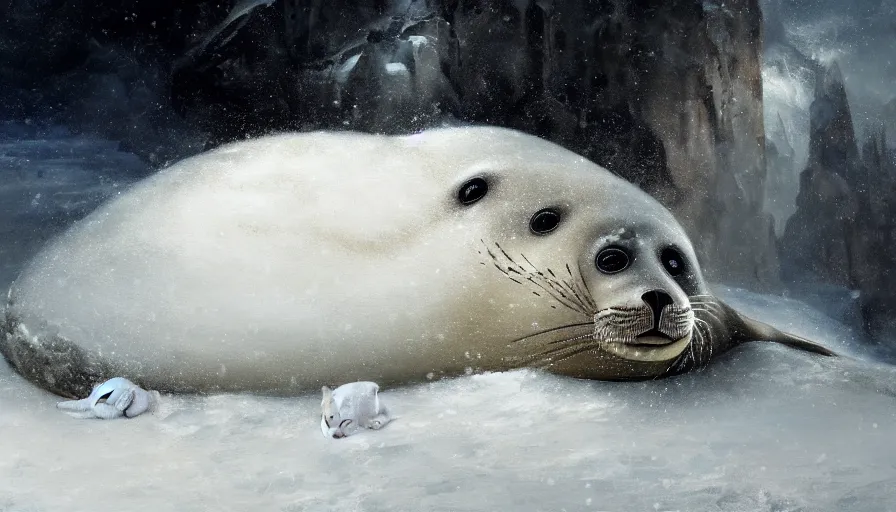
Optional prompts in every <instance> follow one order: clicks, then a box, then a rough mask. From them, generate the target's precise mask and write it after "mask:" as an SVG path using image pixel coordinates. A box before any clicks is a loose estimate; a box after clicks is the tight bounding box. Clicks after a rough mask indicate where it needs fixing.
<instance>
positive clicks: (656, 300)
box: [641, 290, 673, 328]
mask: <svg viewBox="0 0 896 512" xmlns="http://www.w3.org/2000/svg"><path fill="white" fill-rule="evenodd" d="M641 300H643V301H644V303H645V304H647V305H648V306H650V309H651V310H653V326H654V328H656V327H657V325H658V324H659V322H660V314H661V313H662V312H663V309H665V307H666V306H671V305H672V304H673V300H672V297H670V296H669V294H668V293H666V292H664V291H662V290H651V291H649V292H647V293H645V294H644V295H641Z"/></svg>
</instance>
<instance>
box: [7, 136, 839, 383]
mask: <svg viewBox="0 0 896 512" xmlns="http://www.w3.org/2000/svg"><path fill="white" fill-rule="evenodd" d="M3 330H4V340H3V341H2V343H0V351H2V353H3V354H4V355H5V356H6V358H7V359H8V360H9V361H10V362H11V363H12V365H13V366H14V367H15V368H16V369H17V370H18V371H19V372H20V373H22V374H23V375H25V376H26V377H28V378H29V379H31V380H33V381H35V382H37V383H38V384H40V385H42V386H44V387H46V388H47V389H50V390H52V391H55V392H57V393H59V394H63V395H69V396H83V395H85V394H87V393H89V392H90V390H91V389H92V386H93V385H94V384H96V383H97V382H100V381H102V380H104V379H107V378H110V377H115V376H120V377H125V378H127V379H130V380H131V381H133V382H135V383H138V384H140V385H141V386H143V387H146V388H151V389H159V390H164V391H215V390H221V391H238V390H251V391H261V392H271V393H285V394H288V393H295V392H299V391H307V390H311V389H320V386H321V385H323V384H327V383H332V382H349V381H353V380H373V381H377V382H381V383H395V382H407V381H414V380H422V379H426V378H433V377H438V376H443V375H455V374H463V373H464V372H470V371H482V370H504V369H510V368H516V367H521V366H545V367H547V368H549V369H550V370H551V371H555V372H558V373H562V374H567V375H572V376H576V377H583V378H595V379H639V378H654V377H658V376H662V375H668V374H673V373H677V372H681V371H685V370H687V369H689V368H692V367H694V366H697V365H700V364H704V363H706V362H707V361H708V360H709V357H710V356H711V355H712V354H718V353H721V352H723V351H725V350H727V349H728V348H730V347H731V346H733V345H734V344H736V343H739V342H741V341H746V340H749V339H772V340H776V341H781V342H785V343H789V344H792V345H797V346H800V347H802V348H806V349H809V350H814V351H818V352H822V353H826V350H825V349H823V348H821V347H817V346H815V345H813V344H811V343H809V342H807V341H805V340H800V339H797V338H794V337H792V336H789V335H785V334H782V333H780V332H778V331H775V330H774V329H771V328H770V327H768V326H765V325H764V324H759V323H757V322H753V321H750V320H747V319H744V318H742V317H740V316H739V315H738V314H737V313H736V312H734V311H733V310H731V309H730V308H728V307H727V306H725V305H724V304H721V303H719V302H718V301H717V300H715V299H714V298H713V297H712V296H711V295H709V292H708V290H707V288H706V284H705V283H704V280H703V277H702V275H701V272H700V268H699V266H698V263H697V260H696V257H695V255H694V250H693V248H692V246H691V243H690V241H689V240H688V238H687V236H686V235H685V233H684V231H683V230H682V228H681V227H680V226H679V224H678V223H677V222H676V221H675V219H674V218H673V216H672V215H671V213H670V212H669V211H668V210H666V209H665V208H664V207H663V206H661V205H660V204H659V203H658V202H656V201H655V200H654V199H652V198H651V197H650V196H648V195H647V194H646V193H644V192H642V191H641V190H640V189H638V188H637V187H635V186H634V185H632V184H630V183H628V182H626V181H625V180H622V179H620V178H618V177H616V176H614V175H613V174H611V173H610V172H608V171H607V170H605V169H603V168H601V167H599V166H597V165H595V164H594V163H592V162H590V161H588V160H586V159H584V158H582V157H581V156H579V155H576V154H574V153H572V152H570V151H567V150H565V149H563V148H561V147H559V146H557V145H555V144H552V143H549V142H547V141H544V140H541V139H539V138H536V137H532V136H528V135H524V134H522V133H519V132H515V131H511V130H506V129H498V128H489V127H474V128H451V129H438V130H432V131H428V132H425V133H422V134H417V135H410V136H402V137H386V136H374V135H364V134H357V133H322V132H318V133H307V134H287V135H276V136H269V137H264V138H260V139H256V140H250V141H245V142H238V143H233V144H230V145H227V146H224V147H221V148H219V149H216V150H214V151H211V152H208V153H205V154H202V155H199V156H196V157H193V158H189V159H186V160H184V161H182V162H180V163H178V164H176V165H173V166H172V167H170V168H168V169H165V170H163V171H160V172H158V173H157V174H155V175H153V176H152V177H150V178H148V179H146V180H145V181H143V182H141V183H139V184H137V185H136V186H134V187H133V188H132V189H130V190H128V191H127V192H123V193H122V194H121V195H119V196H118V197H116V198H115V199H114V200H111V201H110V202H108V203H107V204H105V205H104V206H103V207H101V208H99V209H98V210H97V211H95V212H94V213H93V214H91V215H90V216H88V217H87V218H85V219H84V220H83V221H81V222H80V223H79V224H77V225H76V226H75V227H74V228H73V229H71V230H70V231H68V232H67V233H65V234H64V235H63V236H61V237H60V238H59V239H58V240H56V241H55V242H54V243H52V244H51V245H49V246H48V247H47V248H46V249H45V250H44V251H43V252H42V253H40V254H39V255H38V256H37V257H36V258H35V259H34V260H33V261H32V262H31V263H30V265H29V266H28V267H27V268H26V270H25V271H24V272H23V274H22V275H21V276H20V278H19V279H18V280H17V281H16V282H15V283H14V285H13V287H12V289H11V290H10V294H9V301H8V307H7V312H6V319H5V323H4V327H3Z"/></svg>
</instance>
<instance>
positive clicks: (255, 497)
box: [0, 137, 896, 512]
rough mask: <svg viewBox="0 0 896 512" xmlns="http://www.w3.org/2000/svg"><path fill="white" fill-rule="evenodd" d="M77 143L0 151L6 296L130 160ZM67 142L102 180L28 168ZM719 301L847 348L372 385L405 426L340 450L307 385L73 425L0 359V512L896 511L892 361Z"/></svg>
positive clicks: (780, 313)
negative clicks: (586, 375) (680, 366)
mask: <svg viewBox="0 0 896 512" xmlns="http://www.w3.org/2000/svg"><path fill="white" fill-rule="evenodd" d="M75 140H76V139H72V138H68V137H63V138H61V139H59V140H57V141H55V142H53V141H51V142H47V141H44V142H43V143H34V144H31V147H33V148H36V149H34V151H35V152H33V153H27V152H26V151H25V149H24V148H26V146H28V144H25V145H12V146H10V145H6V146H3V145H0V173H2V174H0V176H2V181H0V210H2V211H0V226H2V228H0V229H2V231H0V236H2V238H0V241H2V242H0V258H3V259H2V260H0V261H4V265H3V267H2V268H3V269H4V274H3V275H2V276H0V277H3V279H4V281H2V283H0V284H2V285H3V286H5V285H6V284H7V281H6V280H5V279H7V278H8V276H10V275H11V273H12V272H14V271H15V270H16V269H17V268H18V267H20V266H21V264H22V262H23V261H24V260H25V258H27V257H28V256H30V254H31V253H33V251H34V250H36V248H37V247H39V245H40V243H42V242H41V241H42V240H44V239H46V237H48V236H50V235H51V234H52V233H53V232H56V231H58V229H60V228H61V227H62V226H63V225H65V224H67V223H68V222H70V221H71V219H72V218H76V217H78V216H79V215H81V214H83V210H77V209H76V211H80V212H82V213H78V214H72V215H70V216H61V217H60V216H58V215H56V214H54V213H52V212H56V211H57V210H58V209H59V208H60V206H59V205H60V204H63V203H66V202H67V201H69V198H71V204H82V205H83V206H82V208H87V207H88V206H87V205H89V204H95V202H96V201H97V198H101V197H104V196H105V195H107V194H109V193H114V192H115V190H116V189H117V186H114V184H115V183H117V184H119V185H118V186H121V184H125V183H127V182H128V181H129V180H130V179H132V178H131V177H133V176H136V175H138V174H139V173H140V172H143V171H142V170H141V169H138V168H136V167H135V168H134V169H135V170H134V171H127V172H125V167H126V166H127V164H126V163H124V162H128V161H130V162H131V163H134V162H133V161H132V160H127V159H126V158H125V159H124V160H121V161H119V160H115V159H118V158H124V157H122V154H117V153H115V152H114V151H113V150H114V146H110V147H107V146H102V144H101V143H99V142H97V141H92V142H91V141H86V140H85V139H77V140H80V141H81V142H75ZM7 142H8V141H7ZM2 143H3V141H0V144H2ZM29 144H30V143H29ZM96 144H99V145H96ZM72 146H75V147H81V148H83V147H85V146H87V147H91V148H93V149H90V150H88V151H86V153H88V154H91V152H94V153H95V154H94V157H95V158H97V159H99V162H110V161H113V160H114V161H119V162H120V163H119V164H116V166H113V167H114V168H115V169H116V170H113V171H110V173H109V176H108V177H109V180H108V182H107V183H101V182H98V181H97V180H95V179H94V178H91V177H90V176H89V175H87V174H85V173H82V172H81V171H79V170H78V169H79V168H81V169H84V168H89V167H87V166H93V165H97V161H96V160H91V159H90V158H87V157H83V158H81V157H79V158H81V159H80V160H77V161H78V162H82V163H77V162H72V161H69V162H68V163H66V164H60V167H59V173H58V174H57V175H55V176H57V178H58V179H54V180H50V179H48V178H47V176H48V174H47V173H46V172H44V173H43V174H41V176H43V177H44V178H38V177H37V174H36V173H37V172H38V171H39V170H40V169H41V168H42V167H43V165H44V164H43V162H44V161H45V160H50V161H58V160H59V158H57V157H54V156H53V155H59V153H58V151H57V150H58V148H63V147H65V148H71V147H72ZM10 148H12V149H10ZM51 148H57V149H51ZM103 148H105V149H103ZM9 151H13V152H15V151H19V153H17V154H18V155H19V156H17V157H10V156H9ZM66 151H68V150H66ZM72 151H75V150H72ZM23 152H25V153H23ZM78 154H80V153H78ZM4 155H6V156H4ZM22 155H25V156H22ZM39 155H49V156H50V157H49V158H45V157H44V156H39ZM10 158H12V160H10ZM15 158H20V159H21V158H28V159H29V160H27V165H25V163H23V162H22V161H19V160H15ZM110 159H113V160H110ZM10 161H12V162H14V164H11V165H8V164H7V162H10ZM15 162H18V163H15ZM48 165H49V164H48ZM54 165H55V164H54ZM50 167H52V166H50ZM29 173H32V174H29ZM7 176H22V178H21V179H20V180H19V181H15V179H9V178H7ZM41 180H43V181H41ZM78 180H81V181H78ZM59 191H63V192H59ZM79 191H80V192H79ZM38 193H40V194H41V195H40V198H38V199H37V201H36V203H35V202H33V199H34V198H35V197H37V194H38ZM79 194H80V195H79ZM48 199H50V200H49V201H47V202H42V201H44V200H48ZM85 201H86V202H85ZM66 204H68V203H66ZM41 205H46V207H45V208H44V210H40V208H42V206H41ZM54 205H55V206H54ZM42 212H43V213H42ZM47 212H49V213H47ZM48 215H49V216H50V217H53V218H58V219H60V220H58V221H57V222H56V223H55V224H46V219H47V218H49V217H48ZM54 216H55V217H54ZM48 226H49V227H48ZM10 234H11V235H12V236H13V237H12V238H10ZM23 240H24V242H23ZM719 291H720V295H721V296H722V297H723V298H724V299H726V300H728V301H729V302H731V303H732V304H733V305H735V306H736V307H738V308H739V309H741V310H742V311H745V312H748V313H749V314H751V315H752V316H754V317H758V318H761V319H763V320H766V321H769V322H770V323H773V324H775V325H777V326H779V327H782V328H786V329H788V330H790V331H792V332H795V333H797V334H802V335H804V336H807V337H810V338H812V339H815V340H817V341H819V342H822V343H825V344H826V345H828V346H831V347H833V348H835V349H837V350H840V351H841V352H844V353H848V354H852V355H854V356H857V357H855V358H853V357H845V358H839V359H830V358H821V357H818V356H813V355H810V354H805V353H802V352H797V351H794V350H789V349H786V348H783V347H779V346H774V345H769V344H762V343H754V344H751V345H747V346H743V347H741V348H740V349H737V350H735V351H733V352H731V353H729V354H727V355H726V356H723V357H722V358H720V359H719V360H718V361H716V362H715V363H713V364H712V365H711V366H710V367H708V368H707V369H705V370H703V371H700V372H696V373H693V374H690V375H685V376H681V377H677V378H672V379H664V380H659V381H651V382H641V383H607V382H593V381H578V380H574V379H567V378H561V377H556V376H551V375H548V374H544V373H539V372H533V371H516V372H508V373H501V374H491V375H478V376H469V377H463V378H457V379H451V380H445V381H440V382H432V383H427V384H422V385H415V386H407V387H401V388H392V389H384V390H383V392H382V394H381V396H382V399H383V400H384V401H385V402H386V403H387V405H388V406H389V408H390V410H391V411H392V412H393V413H394V415H396V416H398V419H396V420H395V421H394V422H393V423H391V424H389V425H388V426H387V427H386V428H385V429H383V430H381V431H377V432H374V431H370V432H364V433H361V434H358V435H356V436H353V437H349V438H346V439H342V440H331V439H325V438H324V437H323V436H322V435H321V432H320V429H319V416H318V415H319V408H320V396H319V395H317V394H313V395H309V396H304V397H299V398H267V397H257V396H249V395H216V396H164V397H163V403H162V406H161V408H160V409H159V410H158V411H157V412H156V413H155V414H153V415H145V416H141V417H138V418H136V419H133V420H116V421H99V420H76V419H73V418H70V417H68V416H66V415H65V414H63V413H61V412H59V411H57V410H56V409H55V407H54V404H55V402H56V401H57V398H56V397H54V396H52V395H50V394H48V393H45V392H43V391H40V390H38V389H36V388H34V387H33V386H30V385H29V384H27V383H25V382H24V381H23V380H22V379H21V378H20V377H19V376H17V375H16V374H14V373H12V371H11V370H10V369H9V367H8V366H7V365H6V364H5V363H4V362H2V360H0V511H3V512H7V511H16V512H20V511H21V512H25V511H27V512H38V511H68V512H74V511H106V510H108V511H115V512H119V511H121V510H127V511H142V510H146V511H153V512H162V511H169V510H170V511H178V512H187V511H193V510H281V511H299V510H311V511H318V510H319V511H329V510H332V511H347V510H357V511H478V510H496V511H505V510H507V511H510V510H513V511H530V510H531V511H562V510H567V511H578V510H582V511H585V510H588V511H664V510H666V511H672V510H678V511H686V510H688V511H704V510H722V511H751V512H752V511H795V510H804V511H815V510H843V511H851V512H861V511H882V510H896V443H894V442H893V440H894V439H896V367H893V366H889V365H885V364H880V363H875V362H874V361H873V360H871V359H870V358H869V357H868V356H867V350H865V349H864V348H863V344H862V342H861V340H860V338H859V337H858V336H857V335H856V333H854V332H853V331H851V330H850V329H848V328H847V327H845V326H843V325H841V324H839V323H837V322H835V321H833V320H831V319H830V318H827V317H825V316H824V315H823V314H821V313H819V312H818V311H816V310H813V309H812V308H809V307H808V306H805V305H803V304H802V303H800V302H797V301H793V300H788V299H783V298H778V297H770V296H764V295H756V294H752V293H749V292H745V291H742V290H736V289H720V290H719ZM334 384H338V383H334Z"/></svg>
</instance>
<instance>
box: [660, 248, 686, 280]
mask: <svg viewBox="0 0 896 512" xmlns="http://www.w3.org/2000/svg"><path fill="white" fill-rule="evenodd" d="M660 261H662V262H663V268H665V269H666V272H668V273H669V275H670V276H672V277H678V276H680V275H681V274H683V273H684V271H685V264H684V256H682V255H681V253H680V252H678V251H677V250H676V249H674V248H672V247H667V248H665V249H663V252H661V253H660Z"/></svg>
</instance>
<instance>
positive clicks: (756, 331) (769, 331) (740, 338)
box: [718, 301, 838, 357]
mask: <svg viewBox="0 0 896 512" xmlns="http://www.w3.org/2000/svg"><path fill="white" fill-rule="evenodd" d="M718 304H719V305H720V306H722V308H723V309H724V310H725V313H726V314H727V316H728V317H729V327H730V330H731V337H732V341H734V342H735V343H737V344H739V343H746V342H748V341H769V342H772V343H780V344H782V345H787V346H788V347H792V348H795V349H798V350H804V351H806V352H811V353H813V354H820V355H823V356H829V357H830V356H837V355H838V354H837V353H836V352H834V351H832V350H830V349H829V348H827V347H824V346H822V345H819V344H818V343H815V342H814V341H809V340H807V339H805V338H801V337H799V336H796V335H793V334H789V333H786V332H783V331H780V330H778V329H776V328H774V327H772V326H771V325H768V324H767V323H764V322H760V321H758V320H753V319H752V318H749V317H747V316H744V315H742V314H740V313H738V312H737V311H736V310H735V309H734V308H732V307H731V306H729V305H727V304H725V303H724V302H722V301H718Z"/></svg>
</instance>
